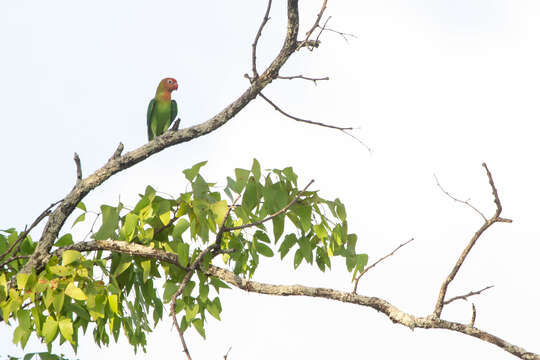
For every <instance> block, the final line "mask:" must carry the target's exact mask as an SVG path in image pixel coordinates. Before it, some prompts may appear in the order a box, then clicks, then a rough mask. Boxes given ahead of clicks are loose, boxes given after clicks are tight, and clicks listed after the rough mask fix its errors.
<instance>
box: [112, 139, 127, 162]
mask: <svg viewBox="0 0 540 360" xmlns="http://www.w3.org/2000/svg"><path fill="white" fill-rule="evenodd" d="M122 151H124V144H122V143H119V144H118V146H117V147H116V150H114V153H113V155H112V156H111V158H110V159H109V161H111V160H114V159H118V158H119V157H120V155H122Z"/></svg>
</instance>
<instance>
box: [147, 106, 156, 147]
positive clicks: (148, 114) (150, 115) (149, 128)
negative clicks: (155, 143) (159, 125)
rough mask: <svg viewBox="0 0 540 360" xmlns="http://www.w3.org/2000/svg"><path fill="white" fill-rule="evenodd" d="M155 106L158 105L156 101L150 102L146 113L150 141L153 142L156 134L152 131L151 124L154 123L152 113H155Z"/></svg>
mask: <svg viewBox="0 0 540 360" xmlns="http://www.w3.org/2000/svg"><path fill="white" fill-rule="evenodd" d="M155 105H156V99H152V100H150V104H148V110H147V111H146V126H147V127H148V140H152V139H153V138H154V132H153V131H152V124H151V123H152V112H153V111H154V107H155ZM154 126H155V125H154Z"/></svg>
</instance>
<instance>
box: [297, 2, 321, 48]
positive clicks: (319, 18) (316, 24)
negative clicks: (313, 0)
mask: <svg viewBox="0 0 540 360" xmlns="http://www.w3.org/2000/svg"><path fill="white" fill-rule="evenodd" d="M327 1H328V0H324V1H323V4H322V6H321V10H320V11H319V13H318V14H317V19H315V23H314V24H313V26H312V27H311V29H309V31H308V32H307V33H306V39H305V40H304V41H303V42H302V43H301V44H300V45H298V47H297V48H296V50H297V51H298V50H300V49H301V48H302V47H304V46H305V45H306V43H307V42H308V41H309V37H310V36H311V34H313V32H314V31H315V29H316V28H317V27H318V26H319V22H320V21H321V18H322V16H323V14H324V10H326V3H327ZM316 42H317V41H316ZM308 49H309V50H313V47H308Z"/></svg>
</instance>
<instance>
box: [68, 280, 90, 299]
mask: <svg viewBox="0 0 540 360" xmlns="http://www.w3.org/2000/svg"><path fill="white" fill-rule="evenodd" d="M65 293H66V295H67V296H69V297H72V298H73V299H75V300H86V299H88V296H86V294H85V293H84V291H82V290H81V289H79V288H78V287H77V286H75V284H74V283H73V282H70V283H69V284H68V286H67V287H66V290H65Z"/></svg>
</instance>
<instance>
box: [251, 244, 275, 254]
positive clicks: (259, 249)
mask: <svg viewBox="0 0 540 360" xmlns="http://www.w3.org/2000/svg"><path fill="white" fill-rule="evenodd" d="M255 248H256V249H257V252H258V253H259V254H261V255H263V256H266V257H272V256H274V252H273V251H272V249H270V248H269V247H268V246H267V245H266V244H264V243H261V242H258V241H256V242H255Z"/></svg>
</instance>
